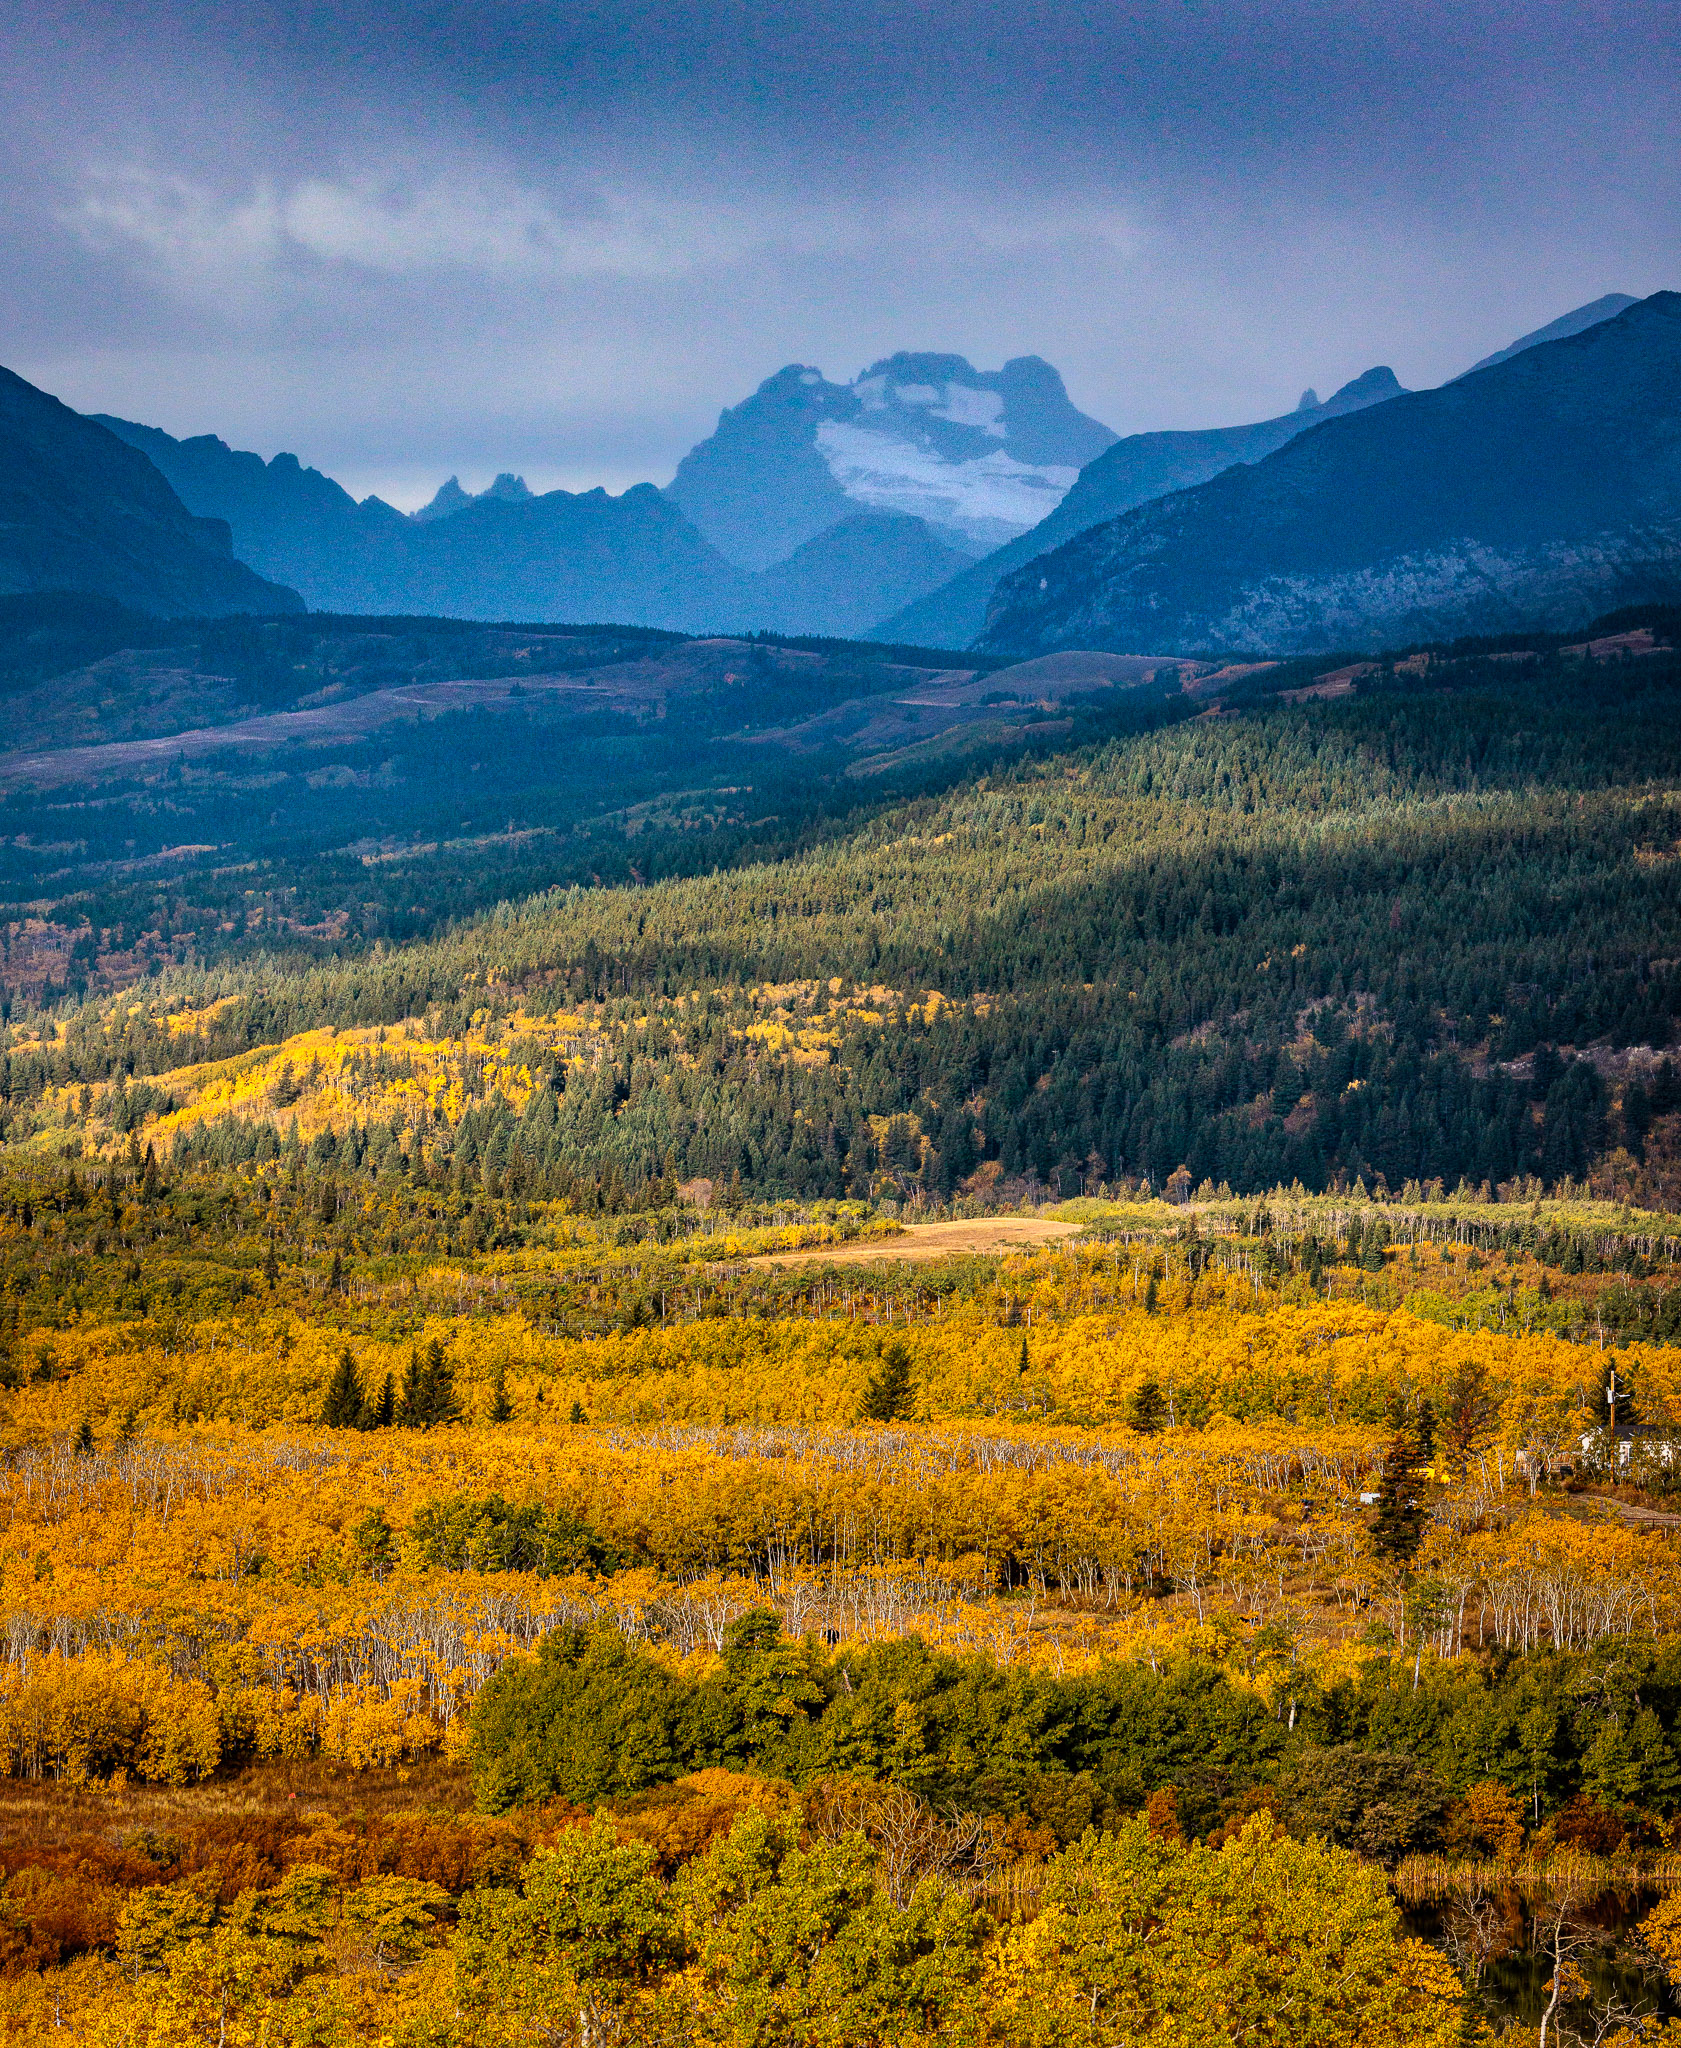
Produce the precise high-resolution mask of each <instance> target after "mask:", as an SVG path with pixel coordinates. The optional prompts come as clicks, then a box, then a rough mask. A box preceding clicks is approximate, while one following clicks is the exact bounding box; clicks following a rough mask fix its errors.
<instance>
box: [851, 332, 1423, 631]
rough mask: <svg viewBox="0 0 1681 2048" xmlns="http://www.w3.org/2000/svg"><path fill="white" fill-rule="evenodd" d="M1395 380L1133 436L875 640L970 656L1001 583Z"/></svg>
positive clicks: (1372, 399)
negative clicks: (1266, 415)
mask: <svg viewBox="0 0 1681 2048" xmlns="http://www.w3.org/2000/svg"><path fill="white" fill-rule="evenodd" d="M1400 390H1401V386H1400V385H1399V384H1398V383H1397V382H1396V379H1395V373H1394V371H1393V370H1389V369H1384V368H1378V369H1372V370H1368V371H1366V373H1365V374H1364V376H1360V377H1356V378H1355V379H1354V380H1353V381H1352V382H1351V383H1348V384H1345V385H1344V386H1343V387H1342V389H1341V390H1340V391H1338V392H1335V393H1334V394H1333V395H1332V396H1331V397H1330V398H1328V399H1326V400H1325V402H1324V404H1323V405H1312V406H1298V407H1297V408H1296V410H1295V411H1294V412H1288V413H1281V414H1280V415H1279V416H1278V418H1276V419H1270V420H1257V421H1256V422H1254V424H1253V425H1250V426H1245V427H1205V428H1200V429H1197V430H1192V431H1184V432H1171V433H1169V432H1164V433H1153V434H1129V435H1127V437H1126V438H1125V439H1124V440H1121V441H1117V442H1115V443H1114V445H1113V446H1112V447H1110V448H1107V449H1105V450H1104V452H1103V453H1102V454H1101V455H1099V456H1098V457H1097V458H1096V460H1095V461H1093V462H1090V463H1088V464H1087V465H1086V467H1085V468H1084V469H1083V470H1082V471H1081V472H1080V475H1079V477H1078V479H1077V481H1076V482H1075V484H1074V486H1073V488H1072V489H1071V490H1070V491H1069V493H1068V495H1067V497H1065V498H1064V499H1063V500H1062V502H1061V504H1059V505H1058V506H1057V507H1056V509H1055V510H1054V511H1053V512H1051V513H1050V514H1049V515H1048V516H1047V517H1046V518H1044V519H1042V520H1040V522H1039V524H1038V525H1037V526H1035V527H1034V528H1033V529H1032V530H1031V531H1030V532H1028V533H1024V534H1021V535H1019V536H1018V537H1017V538H1016V539H1015V540H1012V541H1007V542H1006V543H1005V544H1004V546H1003V547H1001V548H997V549H995V550H994V551H993V552H992V553H991V554H990V555H988V556H987V557H986V558H985V560H984V561H980V562H977V563H975V564H974V566H973V567H972V568H968V569H963V570H960V571H959V573H958V574H957V575H956V576H955V577H953V579H952V580H951V582H949V583H947V584H945V585H943V586H942V587H941V588H940V589H939V590H936V591H932V592H930V593H929V595H928V596H927V597H925V598H922V599H920V600H919V601H918V602H917V603H915V604H912V605H908V606H907V607H906V608H905V610H903V611H902V612H898V613H896V614H894V616H892V617H891V618H887V619H884V620H883V621H882V622H881V623H880V624H878V625H876V626H875V627H874V628H873V629H872V633H871V637H872V638H874V639H878V640H886V641H890V642H892V641H908V642H909V643H911V644H913V645H916V646H924V647H966V646H968V644H969V642H970V641H971V640H973V639H974V638H975V636H976V634H977V633H979V632H980V630H981V628H982V627H983V626H984V625H985V623H986V613H987V606H988V605H989V604H990V602H991V600H992V593H993V591H994V590H995V589H996V588H997V587H998V583H999V581H1000V579H1001V578H1002V577H1004V576H1006V575H1008V574H1009V572H1010V571H1011V570H1012V569H1017V568H1020V567H1021V566H1022V564H1023V563H1025V562H1031V561H1033V560H1034V559H1035V558H1036V557H1037V556H1039V555H1043V554H1048V553H1049V552H1050V550H1051V549H1052V548H1056V547H1060V546H1061V545H1062V544H1063V542H1064V541H1067V540H1072V539H1073V537H1074V536H1075V534H1077V533H1083V532H1084V531H1085V530H1086V528H1087V527H1089V526H1097V525H1100V524H1101V523H1102V522H1103V521H1104V520H1106V519H1113V518H1115V517H1117V515H1118V514H1120V513H1122V512H1130V511H1131V510H1132V508H1133V507H1134V506H1135V505H1143V504H1147V503H1148V502H1149V501H1150V499H1152V498H1160V497H1163V496H1165V494H1166V493H1167V492H1169V491H1182V490H1187V489H1189V488H1190V487H1191V486H1192V485H1194V484H1200V483H1206V482H1207V481H1208V479H1209V478H1210V477H1213V476H1218V475H1219V473H1220V471H1221V470H1223V469H1229V468H1230V467H1231V465H1232V464H1233V463H1234V462H1259V461H1260V460H1261V458H1262V457H1263V456H1265V455H1270V454H1271V453H1272V452H1273V450H1274V449H1275V448H1282V447H1283V446H1284V444H1285V443H1286V442H1287V441H1293V440H1294V439H1295V438H1296V436H1297V435H1298V434H1304V433H1306V432H1307V430H1308V428H1309V427H1314V426H1318V425H1319V424H1320V422H1321V421H1323V420H1329V419H1337V418H1339V417H1340V416H1341V415H1342V414H1343V413H1346V412H1357V411H1359V410H1361V409H1362V408H1363V407H1365V406H1368V405H1380V404H1382V403H1383V401H1384V400H1385V399H1389V398H1394V397H1396V396H1398V395H1399V393H1400Z"/></svg>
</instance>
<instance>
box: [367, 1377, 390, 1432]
mask: <svg viewBox="0 0 1681 2048" xmlns="http://www.w3.org/2000/svg"><path fill="white" fill-rule="evenodd" d="M396 1407H397V1390H396V1387H395V1386H394V1385H393V1383H392V1379H391V1375H390V1374H389V1373H387V1374H386V1375H385V1377H384V1379H383V1380H381V1381H380V1384H379V1399H378V1400H377V1401H376V1402H375V1403H374V1408H373V1413H372V1415H371V1416H368V1417H365V1418H364V1421H363V1427H364V1428H366V1429H389V1428H390V1427H391V1424H392V1420H393V1418H394V1416H395V1414H396Z"/></svg>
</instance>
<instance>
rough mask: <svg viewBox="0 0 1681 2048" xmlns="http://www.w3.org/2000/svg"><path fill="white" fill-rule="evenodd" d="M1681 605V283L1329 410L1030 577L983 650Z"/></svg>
mask: <svg viewBox="0 0 1681 2048" xmlns="http://www.w3.org/2000/svg"><path fill="white" fill-rule="evenodd" d="M1677 596H1681V293H1675V292H1659V293H1657V294H1655V295H1654V296H1653V297H1652V298H1649V299H1643V300H1641V301H1639V302H1637V303H1636V304H1635V305H1633V306H1631V307H1629V308H1628V309H1627V310H1626V311H1624V312H1622V313H1620V314H1618V315H1617V316H1616V317H1615V318H1613V319H1610V320H1602V321H1598V322H1596V323H1595V324H1593V325H1592V326H1590V327H1588V328H1586V329H1585V330H1583V331H1582V332H1580V333H1578V334H1575V335H1571V336H1568V337H1566V338H1565V339H1563V340H1560V341H1551V342H1542V343H1539V344H1537V345H1536V346H1534V347H1531V348H1526V349H1524V350H1523V351H1522V352H1521V353H1520V354H1518V355H1515V356H1512V357H1509V358H1508V359H1507V360H1506V361H1504V362H1498V363H1494V364H1491V365H1490V366H1489V367H1488V368H1487V369H1484V370H1475V371H1472V372H1470V373H1469V374H1468V375H1466V376H1464V377H1460V378H1457V379H1455V381H1454V382H1453V383H1451V384H1446V385H1443V386H1442V387H1441V389H1439V390H1436V391H1420V392H1413V393H1411V394H1408V395H1406V396H1403V397H1399V398H1394V399H1391V400H1390V401H1389V402H1388V403H1387V404H1386V405H1380V406H1375V407H1372V408H1371V409H1369V410H1367V411H1364V412H1359V413H1355V414H1353V415H1351V416H1348V417H1345V418H1342V419H1336V420H1328V421H1326V422H1325V423H1324V424H1323V425H1321V426H1317V427H1313V428H1310V429H1309V431H1308V432H1307V433H1305V434H1301V435H1298V436H1297V437H1296V438H1295V439H1294V440H1292V441H1290V442H1288V443H1287V444H1286V445H1285V446H1284V447H1283V448H1281V449H1279V450H1278V451H1277V453H1276V454H1273V455H1270V456H1268V457H1267V458H1266V459H1265V460H1264V461H1262V462H1259V463H1255V464H1253V465H1244V466H1241V467H1237V468H1233V469H1229V470H1227V471H1226V472H1225V473H1224V474H1222V475H1221V476H1218V477H1216V478H1215V479H1214V480H1213V481H1212V482H1209V483H1206V484H1203V485H1201V486H1199V487H1198V488H1197V489H1195V490H1190V491H1180V492H1177V493H1175V494H1174V495H1173V496H1171V497H1166V498H1162V499H1158V500H1157V501H1155V502H1154V503H1152V504H1149V505H1144V506H1141V507H1139V508H1138V509H1136V510H1134V511H1132V512H1128V513H1125V514H1123V515H1122V517H1120V518H1119V519H1115V520H1111V521H1110V522H1108V523H1107V524H1105V525H1103V526H1099V527H1096V528H1093V529H1091V530H1090V531H1088V532H1086V533H1083V534H1081V535H1079V536H1078V537H1077V538H1075V539H1074V540H1072V541H1070V542H1068V543H1067V544H1066V545H1065V546H1064V547H1062V548H1060V549H1058V550H1057V551H1056V552H1055V553H1053V554H1050V555H1046V556H1042V557H1041V558H1040V559H1039V560H1037V561H1035V562H1032V563H1029V564H1028V565H1027V566H1026V567H1024V568H1022V569H1018V570H1016V571H1015V572H1014V573H1013V574H1012V575H1010V576H1009V577H1007V578H1006V579H1005V580H1004V581H1003V582H1002V583H1001V584H1000V585H999V587H998V590H997V592H996V594H995V596H994V600H993V607H992V610H991V612H990V613H989V614H988V618H987V623H986V630H985V633H984V634H983V636H982V643H981V644H982V645H983V646H984V647H986V648H988V649H990V650H992V651H994V652H998V653H1012V654H1037V653H1045V652H1049V651H1051V650H1052V649H1055V648H1059V647H1109V648H1119V649H1128V650H1142V649H1146V648H1148V649H1152V650H1154V651H1157V652H1163V653H1166V652H1178V653H1204V652H1217V651H1224V650H1229V649H1238V648H1264V649H1266V650H1268V651H1270V652H1273V653H1285V652H1290V651H1303V652H1305V651H1310V650H1317V649H1328V648H1360V649H1375V648H1378V647H1381V646H1383V645H1385V644H1388V645H1395V644H1397V643H1403V642H1406V641H1409V640H1423V639H1435V638H1450V637H1453V636H1456V635H1462V634H1474V633H1500V632H1507V631H1514V630H1518V629H1520V628H1529V627H1558V628H1564V627H1569V626H1572V625H1574V624H1576V623H1577V622H1578V621H1580V620H1583V619H1586V618H1588V617H1590V616H1592V614H1594V613H1595V612H1599V611H1605V610H1608V609H1610V608H1611V607H1613V606H1616V605H1622V604H1634V603H1641V602H1646V601H1655V600H1668V599H1672V598H1674V597H1677Z"/></svg>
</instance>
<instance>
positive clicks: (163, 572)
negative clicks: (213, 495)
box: [0, 370, 300, 618]
mask: <svg viewBox="0 0 1681 2048" xmlns="http://www.w3.org/2000/svg"><path fill="white" fill-rule="evenodd" d="M37 590H68V591H86V592H89V593H92V594H94V595H96V596H100V597H108V598H114V599H116V600H117V601H118V602H119V603H120V604H124V605H128V606H130V607H132V608H133V609H134V610H136V611H142V612H149V613H152V614H153V615H154V616H158V617H166V618H167V617H179V616H191V615H196V616H199V617H211V616H216V615H220V614H224V613H228V612H283V611H296V610H298V609H299V608H300V607H299V600H298V596H297V593H296V592H295V591H292V590H287V589H282V588H280V587H279V586H278V585H276V584H273V583H266V582H264V581H263V579H262V578H261V577H260V576H258V575H256V574H254V573H253V571H252V570H250V569H248V568H247V567H246V566H245V564H244V563H243V562H239V561H235V560H234V557H233V551H232V547H231V544H230V541H229V535H228V529H227V527H226V525H224V524H223V523H222V522H221V521H219V520H215V519H201V518H195V517H194V516H193V515H192V513H191V512H190V511H189V510H188V508H187V507H186V506H185V505H183V504H182V502H181V500H180V499H179V498H178V497H177V496H176V495H175V493H174V492H173V491H172V490H171V489H170V487H169V485H168V483H167V482H166V481H165V480H164V478H163V477H162V476H161V475H160V474H159V473H158V471H157V470H156V469H154V468H153V466H152V464H151V463H150V462H148V461H147V460H146V458H145V456H144V455H141V454H139V453H138V452H136V450H134V449H133V448H130V447H126V446H125V445H124V444H123V443H122V442H121V441H120V440H118V439H117V437H116V436H115V435H114V434H109V433H107V432H106V431H105V429H104V428H103V427H101V426H98V425H96V424H95V423H94V422H93V421H92V420H86V419H83V418H82V416H81V415H80V414H79V413H75V412H72V411H71V410H70V408H69V407H68V406H67V405H61V404H60V403H59V401H58V400H57V399H56V398H52V397H50V396H49V395H48V394H47V393H46V392H44V391H38V390H37V389H36V388H35V386H34V385H33V384H29V383H26V382H25V381H24V379H23V378H21V377H18V376H14V375H13V374H12V372H11V371H10V370H0V592H6V593H22V592H26V591H37Z"/></svg>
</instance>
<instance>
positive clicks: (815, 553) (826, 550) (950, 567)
mask: <svg viewBox="0 0 1681 2048" xmlns="http://www.w3.org/2000/svg"><path fill="white" fill-rule="evenodd" d="M967 560H968V557H967V556H966V555H960V554H958V553H957V551H956V550H955V549H954V548H949V547H947V546H946V544H945V543H944V542H943V541H942V540H941V539H940V538H939V536H938V535H937V534H936V533H935V532H934V531H933V529H932V528H931V527H930V526H929V524H928V522H927V521H926V520H924V519H912V518H910V517H908V516H907V515H906V514H904V513H894V512H857V513H854V514H853V515H852V517H851V518H849V519H841V520H837V522H836V523H835V524H834V525H833V526H831V527H829V528H828V529H827V531H825V532H823V533H820V534H819V535H818V536H817V538H816V539H815V540H808V541H806V542H805V543H804V545H803V546H801V547H797V548H796V549H795V550H794V552H793V553H792V554H791V555H790V556H789V557H788V558H787V560H786V561H782V562H777V563H776V564H774V565H773V566H772V567H771V568H769V569H767V570H766V571H765V572H764V574H763V575H762V576H759V577H757V578H755V579H754V591H753V598H752V611H751V614H750V623H751V624H753V625H754V626H762V627H764V628H766V629H767V630H769V631H772V632H782V633H826V634H830V635H832V636H834V637H835V638H837V639H856V638H858V637H859V635H861V634H862V633H863V631H864V629H865V628H866V627H867V626H871V625H873V624H874V623H875V621H876V620H877V619H879V618H880V617H881V616H882V613H883V612H884V611H895V610H897V609H898V608H899V606H900V605H902V604H905V603H908V602H909V601H910V599H912V598H913V597H920V596H921V595H922V594H923V593H924V592H925V591H929V590H932V589H934V588H935V587H936V585H938V584H941V583H944V582H945V581H946V579H947V578H948V577H949V576H950V575H951V574H952V572H953V571H954V570H956V569H960V568H961V567H962V566H963V565H964V563H965V562H966V561H967Z"/></svg>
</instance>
